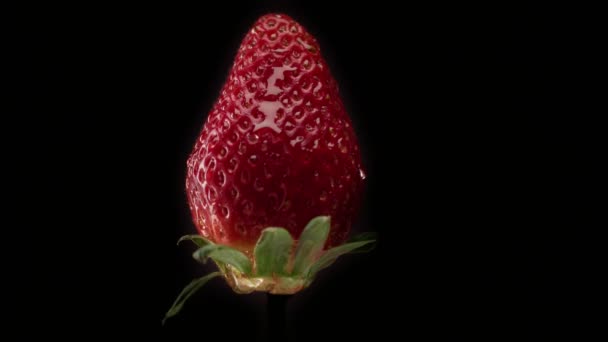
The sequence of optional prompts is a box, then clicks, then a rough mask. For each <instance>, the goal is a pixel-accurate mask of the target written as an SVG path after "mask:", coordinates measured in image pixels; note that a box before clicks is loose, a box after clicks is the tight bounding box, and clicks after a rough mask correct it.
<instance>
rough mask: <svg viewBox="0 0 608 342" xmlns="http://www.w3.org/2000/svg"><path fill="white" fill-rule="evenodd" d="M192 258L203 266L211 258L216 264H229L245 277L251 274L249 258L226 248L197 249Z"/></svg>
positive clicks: (209, 247)
mask: <svg viewBox="0 0 608 342" xmlns="http://www.w3.org/2000/svg"><path fill="white" fill-rule="evenodd" d="M192 257H193V258H194V259H195V260H196V261H198V262H201V263H203V264H204V263H206V262H207V259H209V258H211V259H213V261H215V262H216V263H218V264H229V265H231V266H233V267H234V268H235V269H236V270H238V271H239V272H241V273H243V274H245V275H250V274H251V268H252V267H251V261H249V258H247V256H246V255H245V254H243V253H242V252H240V251H238V250H236V249H234V248H231V247H228V246H222V245H206V246H203V247H201V248H199V249H197V250H196V251H195V252H194V253H193V254H192Z"/></svg>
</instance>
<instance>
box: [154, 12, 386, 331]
mask: <svg viewBox="0 0 608 342" xmlns="http://www.w3.org/2000/svg"><path fill="white" fill-rule="evenodd" d="M363 179H364V174H363V171H362V168H361V160H360V155H359V146H358V145H357V139H356V137H355V133H354V131H353V128H352V125H351V123H350V119H349V117H348V115H347V114H346V111H345V110H344V105H343V104H342V101H341V100H340V96H339V93H338V86H337V85H336V82H335V81H334V79H333V77H332V76H331V74H330V72H329V69H328V67H327V64H326V63H325V61H324V60H323V58H322V57H321V55H320V52H319V46H318V44H317V42H316V41H315V39H314V38H313V37H312V36H310V34H308V33H307V32H306V31H305V30H304V29H303V28H302V27H301V26H300V25H299V24H298V23H296V22H295V21H294V20H293V19H291V18H289V17H287V16H285V15H279V14H271V15H266V16H263V17H262V18H260V19H259V20H258V21H257V22H256V23H255V25H254V27H253V28H252V29H251V31H250V32H249V33H248V34H247V36H246V37H245V39H244V40H243V43H242V44H241V47H240V49H239V52H238V55H237V58H236V61H235V62H234V65H233V67H232V70H231V71H230V75H229V77H228V81H227V82H226V84H225V85H224V87H223V89H222V92H221V96H220V98H219V99H218V101H217V102H216V103H215V106H214V107H213V110H212V111H211V113H209V116H208V118H207V122H206V123H205V126H204V127H203V130H202V132H201V134H200V137H199V138H198V140H197V142H196V144H195V146H194V150H193V151H192V154H191V155H190V158H189V159H188V175H187V179H186V190H187V192H188V201H189V203H190V210H191V212H192V218H193V220H194V223H195V224H196V227H197V228H198V230H199V232H200V234H201V235H202V236H203V237H205V238H203V237H201V236H200V235H187V236H184V237H182V238H181V239H180V241H183V240H191V241H193V242H194V243H195V244H196V245H197V246H198V247H199V248H198V249H197V250H196V251H195V252H194V253H193V255H192V256H193V257H194V259H195V260H197V261H199V262H202V263H205V262H207V260H208V259H212V260H213V261H214V262H215V263H216V265H217V266H218V269H219V271H218V272H213V273H211V274H208V275H206V276H204V277H201V278H198V279H195V280H193V281H192V282H191V283H190V284H189V285H188V286H186V287H185V288H184V290H183V291H182V292H181V293H180V295H179V296H178V297H177V299H176V300H175V303H174V304H173V306H172V307H171V308H170V309H169V311H168V312H167V313H166V315H165V319H164V320H163V322H164V321H165V320H166V319H167V318H170V317H172V316H175V315H176V314H177V313H178V312H179V311H180V310H181V308H182V307H183V305H184V302H185V301H186V300H187V299H188V298H189V297H190V296H192V295H193V294H194V293H195V292H196V291H198V289H200V288H201V287H202V286H203V285H204V284H205V283H206V282H208V281H209V280H210V279H212V278H215V277H218V276H223V277H224V278H225V279H226V281H227V282H228V284H230V286H231V287H232V288H233V290H234V291H235V292H238V293H249V292H252V291H265V292H270V293H275V294H293V293H297V292H298V291H300V290H302V289H304V288H306V287H307V286H308V285H309V284H310V283H311V282H312V281H313V280H314V278H315V275H316V274H317V273H318V272H319V271H321V270H323V269H324V268H326V267H328V266H330V265H331V264H332V263H333V262H334V261H335V260H336V259H337V258H338V257H340V256H341V255H344V254H347V253H350V252H353V251H356V252H362V251H365V249H362V248H363V247H366V246H367V247H366V248H367V250H369V245H371V244H373V243H374V242H375V238H374V237H373V234H372V233H364V234H362V235H359V236H357V237H353V238H352V239H351V241H350V242H348V243H345V244H341V243H342V242H344V240H345V239H346V236H347V234H348V231H349V230H350V225H351V222H352V220H353V218H354V216H355V214H356V211H357V208H358V206H359V200H360V196H361V190H362V185H363ZM330 224H331V226H330ZM328 233H329V236H328ZM294 239H295V240H297V241H294ZM336 245H339V246H337V247H334V248H331V249H328V250H326V251H323V248H324V246H325V247H332V246H336ZM239 250H240V251H239ZM243 252H244V253H243Z"/></svg>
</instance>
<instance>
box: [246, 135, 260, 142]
mask: <svg viewBox="0 0 608 342" xmlns="http://www.w3.org/2000/svg"><path fill="white" fill-rule="evenodd" d="M247 141H248V142H249V143H250V144H257V142H258V141H259V137H258V135H257V134H255V133H249V134H247Z"/></svg>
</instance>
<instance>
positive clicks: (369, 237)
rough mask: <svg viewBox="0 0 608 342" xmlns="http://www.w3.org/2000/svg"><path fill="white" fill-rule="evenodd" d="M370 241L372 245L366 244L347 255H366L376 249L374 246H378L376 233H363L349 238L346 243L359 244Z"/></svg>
mask: <svg viewBox="0 0 608 342" xmlns="http://www.w3.org/2000/svg"><path fill="white" fill-rule="evenodd" d="M372 240H373V242H374V243H370V244H366V245H365V246H363V247H360V248H357V249H355V250H352V251H350V252H349V253H350V254H356V253H368V252H371V251H373V250H374V249H375V248H376V246H377V245H378V234H377V233H376V232H363V233H359V234H357V235H355V236H353V237H351V238H350V239H348V241H346V242H347V243H349V242H359V241H372Z"/></svg>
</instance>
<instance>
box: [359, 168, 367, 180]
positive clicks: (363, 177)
mask: <svg viewBox="0 0 608 342" xmlns="http://www.w3.org/2000/svg"><path fill="white" fill-rule="evenodd" d="M359 176H361V179H365V178H366V175H365V172H364V171H363V169H359Z"/></svg>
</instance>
